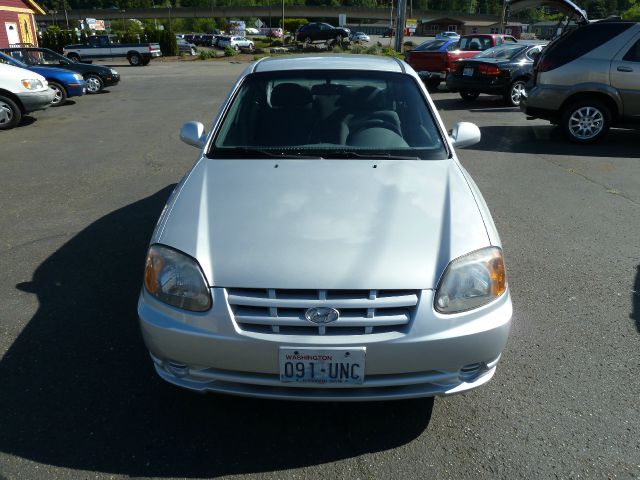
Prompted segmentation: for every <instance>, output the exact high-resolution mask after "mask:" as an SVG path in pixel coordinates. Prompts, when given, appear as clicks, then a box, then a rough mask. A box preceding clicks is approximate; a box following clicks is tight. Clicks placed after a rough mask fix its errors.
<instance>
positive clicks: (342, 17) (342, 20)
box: [338, 13, 347, 27]
mask: <svg viewBox="0 0 640 480" xmlns="http://www.w3.org/2000/svg"><path fill="white" fill-rule="evenodd" d="M346 24H347V14H346V13H341V14H339V15H338V26H339V27H344V26H345V25H346Z"/></svg>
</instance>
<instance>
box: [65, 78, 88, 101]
mask: <svg viewBox="0 0 640 480" xmlns="http://www.w3.org/2000/svg"><path fill="white" fill-rule="evenodd" d="M65 87H66V88H67V95H68V96H69V97H81V96H82V95H84V94H85V93H87V82H85V81H84V80H80V81H75V82H74V83H68V84H67V85H65Z"/></svg>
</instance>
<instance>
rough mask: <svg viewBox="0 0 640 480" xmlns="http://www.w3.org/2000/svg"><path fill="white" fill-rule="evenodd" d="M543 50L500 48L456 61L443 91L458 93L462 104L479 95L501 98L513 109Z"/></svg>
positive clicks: (519, 46)
mask: <svg viewBox="0 0 640 480" xmlns="http://www.w3.org/2000/svg"><path fill="white" fill-rule="evenodd" d="M543 47H544V45H526V44H522V43H511V44H504V45H500V46H499V47H493V48H490V49H489V50H485V51H484V52H482V53H479V54H478V55H476V56H475V57H472V58H467V59H465V60H458V61H457V62H455V65H456V68H455V69H453V70H452V71H451V73H449V75H448V76H447V88H449V90H451V91H452V92H460V96H461V97H462V98H463V99H464V100H475V99H476V98H478V96H479V95H480V94H481V93H488V94H489V95H502V96H503V97H504V99H505V102H506V103H507V105H509V106H512V107H517V106H518V105H520V100H521V99H522V95H523V93H524V89H525V85H526V83H527V82H528V81H529V79H530V78H531V77H532V76H533V62H534V60H535V59H536V57H537V56H538V55H539V54H540V52H541V51H542V49H543Z"/></svg>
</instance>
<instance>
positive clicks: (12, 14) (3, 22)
mask: <svg viewBox="0 0 640 480" xmlns="http://www.w3.org/2000/svg"><path fill="white" fill-rule="evenodd" d="M44 14H45V11H44V10H43V9H42V7H41V6H40V5H38V4H37V3H36V2H35V1H33V0H0V48H7V47H9V46H12V45H19V44H29V45H38V35H37V29H36V23H35V20H34V18H33V16H34V15H44Z"/></svg>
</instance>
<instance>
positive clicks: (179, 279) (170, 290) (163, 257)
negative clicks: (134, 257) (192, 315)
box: [144, 245, 211, 312]
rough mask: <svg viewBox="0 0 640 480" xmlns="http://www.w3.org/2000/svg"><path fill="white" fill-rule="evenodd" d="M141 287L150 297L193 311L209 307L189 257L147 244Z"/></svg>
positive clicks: (201, 278) (197, 267)
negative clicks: (142, 285) (142, 286)
mask: <svg viewBox="0 0 640 480" xmlns="http://www.w3.org/2000/svg"><path fill="white" fill-rule="evenodd" d="M144 286H145V288H146V289H147V292H149V293H150V294H151V295H152V296H154V297H155V298H157V299H158V300H160V301H161V302H164V303H166V304H168V305H172V306H174V307H178V308H182V309H184V310H191V311H194V312H204V311H206V310H209V309H210V308H211V294H210V292H209V287H208V286H207V282H206V280H205V278H204V274H203V273H202V270H201V269H200V265H198V262H196V261H195V260H194V259H193V258H191V257H189V256H188V255H185V254H184V253H181V252H178V251H177V250H173V249H172V248H168V247H165V246H163V245H151V247H149V252H148V253H147V261H146V264H145V268H144Z"/></svg>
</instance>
